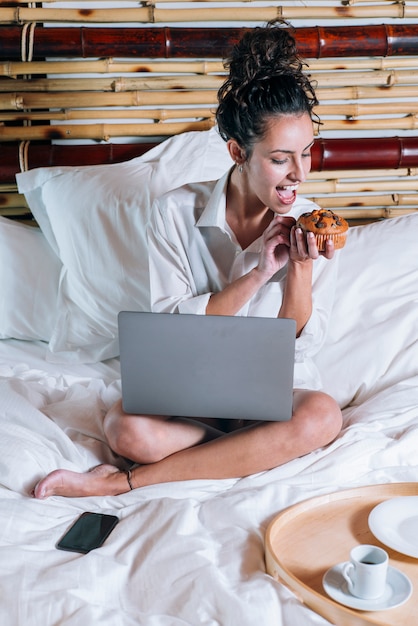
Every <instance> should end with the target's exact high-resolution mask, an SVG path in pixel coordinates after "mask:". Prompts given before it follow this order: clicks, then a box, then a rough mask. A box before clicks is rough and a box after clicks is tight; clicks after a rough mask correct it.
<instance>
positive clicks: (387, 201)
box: [310, 193, 418, 210]
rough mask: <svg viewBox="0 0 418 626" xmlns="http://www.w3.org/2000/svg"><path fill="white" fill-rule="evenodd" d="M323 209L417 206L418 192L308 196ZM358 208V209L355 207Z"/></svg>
mask: <svg viewBox="0 0 418 626" xmlns="http://www.w3.org/2000/svg"><path fill="white" fill-rule="evenodd" d="M310 200H312V202H315V203H316V204H318V205H319V206H320V207H321V208H323V209H328V208H331V207H353V208H354V207H359V208H360V209H363V208H366V207H375V206H385V207H402V206H406V205H410V206H414V207H418V194H409V195H408V194H397V193H396V194H385V195H372V194H363V195H355V196H346V195H343V196H330V195H326V196H317V197H312V198H310ZM356 210H358V209H356Z"/></svg>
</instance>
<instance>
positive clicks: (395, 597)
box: [322, 563, 412, 611]
mask: <svg viewBox="0 0 418 626" xmlns="http://www.w3.org/2000/svg"><path fill="white" fill-rule="evenodd" d="M344 565H345V563H339V564H338V565H335V566H334V567H331V569H329V570H328V571H327V572H326V574H325V575H324V578H323V579H322V582H323V585H324V589H325V591H326V592H327V594H328V595H329V596H330V597H331V598H332V599H333V600H335V601H336V602H339V603H340V604H344V605H345V606H348V607H350V608H352V609H358V610H359V611H384V610H386V609H393V608H394V607H395V606H399V605H401V604H403V603H404V602H406V601H407V600H408V599H409V597H410V596H411V594H412V584H411V581H410V580H409V578H408V577H407V576H405V574H403V573H402V572H400V571H399V570H398V569H395V568H394V567H389V568H388V576H387V581H386V588H385V592H384V594H383V595H382V596H380V597H379V598H376V599H375V600H363V599H362V598H356V596H353V595H352V594H351V593H350V592H349V591H348V587H347V582H346V580H345V578H344V577H343V575H342V569H343V567H344Z"/></svg>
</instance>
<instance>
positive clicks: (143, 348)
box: [118, 311, 296, 421]
mask: <svg viewBox="0 0 418 626" xmlns="http://www.w3.org/2000/svg"><path fill="white" fill-rule="evenodd" d="M118 325H119V345H120V364H121V381H122V403H123V408H124V410H125V411H126V412H127V413H132V414H141V413H145V414H152V415H176V416H184V417H216V418H227V419H235V418H236V419H251V420H254V419H255V420H281V421H283V420H289V419H290V417H291V415H292V399H293V398H292V396H293V367H294V355H295V334H296V323H295V321H294V320H291V319H279V318H261V317H233V316H213V315H191V314H170V313H142V312H136V311H135V312H132V311H122V312H121V313H120V314H119V318H118Z"/></svg>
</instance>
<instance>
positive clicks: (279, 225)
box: [257, 215, 296, 282]
mask: <svg viewBox="0 0 418 626" xmlns="http://www.w3.org/2000/svg"><path fill="white" fill-rule="evenodd" d="M295 223H296V220H295V219H294V218H293V217H290V216H287V215H275V216H274V217H273V219H272V220H271V222H270V224H269V225H268V226H267V228H266V230H265V231H264V233H263V236H262V249H261V253H260V260H259V263H258V267H257V269H258V271H259V272H261V273H262V274H264V275H265V276H266V282H267V280H270V278H271V277H272V276H274V274H276V272H278V271H279V270H280V269H282V267H284V266H285V265H286V263H287V262H288V260H289V254H290V245H291V239H290V237H291V231H292V228H293V226H294V225H295Z"/></svg>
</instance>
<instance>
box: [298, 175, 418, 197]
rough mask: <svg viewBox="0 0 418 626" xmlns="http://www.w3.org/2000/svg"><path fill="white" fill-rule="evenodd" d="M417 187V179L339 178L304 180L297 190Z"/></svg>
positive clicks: (402, 188)
mask: <svg viewBox="0 0 418 626" xmlns="http://www.w3.org/2000/svg"><path fill="white" fill-rule="evenodd" d="M417 189H418V179H417V178H413V179H411V180H410V179H404V180H386V179H383V180H379V181H378V180H373V181H366V180H365V181H356V182H346V181H344V182H341V181H340V180H339V179H335V180H324V181H316V182H306V183H303V185H301V186H300V188H299V192H300V193H302V194H312V193H315V194H318V193H351V194H353V193H356V194H359V193H371V192H373V191H376V192H379V191H392V192H395V191H416V190H417Z"/></svg>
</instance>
